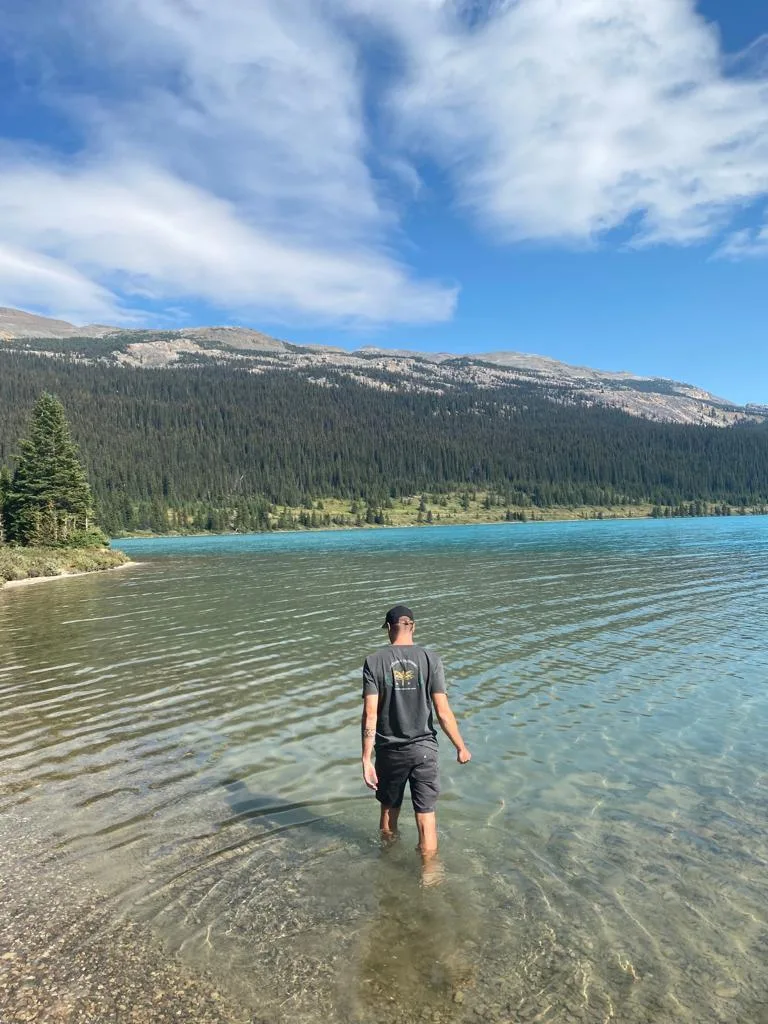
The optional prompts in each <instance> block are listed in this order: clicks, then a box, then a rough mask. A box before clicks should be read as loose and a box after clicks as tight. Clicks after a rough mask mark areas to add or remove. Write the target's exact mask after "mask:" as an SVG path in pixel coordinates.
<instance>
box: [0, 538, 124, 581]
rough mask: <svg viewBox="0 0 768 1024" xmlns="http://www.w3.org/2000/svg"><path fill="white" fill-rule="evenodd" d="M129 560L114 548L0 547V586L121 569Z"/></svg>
mask: <svg viewBox="0 0 768 1024" xmlns="http://www.w3.org/2000/svg"><path fill="white" fill-rule="evenodd" d="M131 565H136V563H135V562H132V561H131V559H130V558H129V557H128V555H126V554H125V552H123V551H120V550H118V549H115V548H101V547H100V548H15V547H6V546H2V547H0V589H3V590H5V589H11V588H13V587H19V586H28V585H30V584H32V583H44V582H47V581H49V580H56V579H62V578H68V577H72V576H85V575H87V574H89V573H92V572H105V571H107V570H112V569H122V568H126V567H128V566H131Z"/></svg>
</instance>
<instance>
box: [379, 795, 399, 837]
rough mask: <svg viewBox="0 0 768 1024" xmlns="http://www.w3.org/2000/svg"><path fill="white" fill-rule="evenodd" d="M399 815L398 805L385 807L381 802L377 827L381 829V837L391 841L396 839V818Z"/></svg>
mask: <svg viewBox="0 0 768 1024" xmlns="http://www.w3.org/2000/svg"><path fill="white" fill-rule="evenodd" d="M399 817H400V808H399V807H385V806H384V805H383V804H382V807H381V818H380V819H379V829H380V830H381V838H382V839H385V840H387V841H389V842H391V841H392V840H394V839H397V836H398V831H397V819H398V818H399Z"/></svg>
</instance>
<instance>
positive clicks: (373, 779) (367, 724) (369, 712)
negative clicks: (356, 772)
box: [361, 693, 379, 789]
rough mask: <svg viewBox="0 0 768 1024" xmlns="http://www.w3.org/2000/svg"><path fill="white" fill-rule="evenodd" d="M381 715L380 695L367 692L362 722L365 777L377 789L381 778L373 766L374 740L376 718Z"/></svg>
mask: <svg viewBox="0 0 768 1024" xmlns="http://www.w3.org/2000/svg"><path fill="white" fill-rule="evenodd" d="M378 715H379V696H378V694H376V693H373V694H366V695H365V697H364V698H363V717H362V722H361V729H362V738H363V779H364V780H365V784H366V786H368V788H369V789H376V787H377V786H378V783H379V780H378V777H377V775H376V769H375V768H374V766H373V741H374V740H375V739H376V720H377V718H378Z"/></svg>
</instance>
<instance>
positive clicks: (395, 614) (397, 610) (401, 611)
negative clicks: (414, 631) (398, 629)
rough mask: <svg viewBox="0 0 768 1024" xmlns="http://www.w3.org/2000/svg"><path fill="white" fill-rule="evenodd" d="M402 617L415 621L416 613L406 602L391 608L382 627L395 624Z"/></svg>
mask: <svg viewBox="0 0 768 1024" xmlns="http://www.w3.org/2000/svg"><path fill="white" fill-rule="evenodd" d="M400 619H410V620H411V622H413V619H414V615H413V612H412V611H411V609H410V608H408V607H407V606H406V605H404V604H396V605H395V606H394V608H390V609H389V611H388V612H387V614H386V616H385V617H384V622H383V623H382V626H381V628H382V629H386V628H387V626H394V625H395V623H396V622H399V621H400Z"/></svg>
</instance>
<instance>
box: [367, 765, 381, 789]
mask: <svg viewBox="0 0 768 1024" xmlns="http://www.w3.org/2000/svg"><path fill="white" fill-rule="evenodd" d="M363 781H364V782H365V784H366V786H367V787H368V789H373V790H376V789H378V788H379V777H378V775H377V774H376V769H375V768H374V766H373V761H370V760H368V761H363Z"/></svg>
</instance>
